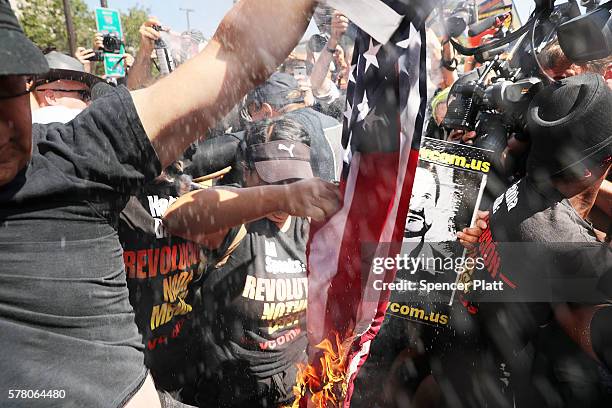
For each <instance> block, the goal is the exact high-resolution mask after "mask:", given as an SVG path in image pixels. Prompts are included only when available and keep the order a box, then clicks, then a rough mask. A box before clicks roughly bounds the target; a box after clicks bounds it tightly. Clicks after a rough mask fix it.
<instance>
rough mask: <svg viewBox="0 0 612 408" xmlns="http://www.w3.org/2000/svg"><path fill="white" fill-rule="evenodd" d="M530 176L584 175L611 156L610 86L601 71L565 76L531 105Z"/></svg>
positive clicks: (611, 114)
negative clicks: (599, 72)
mask: <svg viewBox="0 0 612 408" xmlns="http://www.w3.org/2000/svg"><path fill="white" fill-rule="evenodd" d="M527 126H528V130H529V134H530V135H531V142H532V145H531V152H530V154H529V158H528V161H527V167H528V172H529V175H530V177H532V178H534V179H536V180H537V179H543V180H545V179H548V178H550V177H551V176H555V175H560V174H564V175H572V176H578V177H579V176H581V175H582V174H584V173H585V171H588V170H591V169H594V168H595V167H597V166H600V165H601V164H603V163H604V162H605V161H606V160H608V159H609V158H610V157H611V156H612V90H610V88H608V86H607V84H606V81H605V80H604V78H603V77H602V76H601V75H598V74H592V73H589V74H583V75H578V76H573V77H570V78H566V79H564V80H562V81H559V82H558V83H555V84H552V85H549V86H548V87H546V88H544V89H543V90H542V91H540V92H539V93H538V94H537V95H536V97H535V98H534V100H533V101H532V102H531V104H530V106H529V110H528V113H527Z"/></svg>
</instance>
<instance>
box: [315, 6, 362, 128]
mask: <svg viewBox="0 0 612 408" xmlns="http://www.w3.org/2000/svg"><path fill="white" fill-rule="evenodd" d="M348 28H349V19H348V18H347V17H346V16H344V15H343V14H341V13H340V12H338V11H333V13H332V15H331V35H330V36H329V39H327V41H326V42H322V43H319V42H320V41H324V40H325V38H326V36H322V35H317V36H313V37H312V38H311V40H310V41H309V43H308V49H307V50H308V55H309V59H310V60H311V61H312V62H313V65H312V71H311V73H310V82H311V84H312V93H313V95H314V97H315V101H316V104H315V109H317V110H319V111H321V112H322V113H324V114H327V115H330V116H332V117H334V118H336V119H337V120H341V119H342V117H343V116H342V114H343V112H344V108H345V107H344V103H345V99H346V98H345V96H346V88H347V86H348V81H349V77H350V70H351V63H352V58H353V55H352V46H348V47H343V46H342V45H341V40H342V38H343V36H344V35H345V33H346V31H347V30H348ZM332 66H333V67H334V71H333V72H332Z"/></svg>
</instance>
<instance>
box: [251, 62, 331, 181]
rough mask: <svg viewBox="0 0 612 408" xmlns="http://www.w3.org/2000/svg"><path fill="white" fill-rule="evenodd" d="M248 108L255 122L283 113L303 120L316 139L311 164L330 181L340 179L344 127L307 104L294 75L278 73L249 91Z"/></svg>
mask: <svg viewBox="0 0 612 408" xmlns="http://www.w3.org/2000/svg"><path fill="white" fill-rule="evenodd" d="M246 107H247V109H248V111H249V115H250V117H251V118H252V119H253V121H255V122H257V121H260V120H263V119H270V118H275V117H279V116H283V117H286V118H289V119H293V120H295V121H297V122H298V123H300V124H301V125H302V126H303V127H304V128H305V129H306V130H307V131H308V134H309V135H310V138H311V140H312V150H313V154H312V159H311V165H312V169H313V172H314V174H315V176H316V177H320V178H322V179H323V180H328V181H333V180H338V176H339V174H340V170H341V164H342V156H341V154H342V153H341V152H342V146H341V141H340V139H341V131H342V126H341V125H340V123H339V122H338V121H337V120H336V119H334V118H332V117H331V116H327V115H324V114H322V113H320V112H317V111H315V110H314V109H312V108H309V107H307V106H306V105H305V103H304V95H303V93H302V91H301V90H300V86H299V84H298V82H297V80H296V79H295V78H294V77H293V76H291V75H289V74H285V73H281V72H275V73H274V74H272V75H271V76H270V78H268V80H267V81H266V82H265V83H263V84H262V85H260V86H258V87H257V88H255V89H254V90H252V91H251V92H250V93H249V94H248V96H247V99H246Z"/></svg>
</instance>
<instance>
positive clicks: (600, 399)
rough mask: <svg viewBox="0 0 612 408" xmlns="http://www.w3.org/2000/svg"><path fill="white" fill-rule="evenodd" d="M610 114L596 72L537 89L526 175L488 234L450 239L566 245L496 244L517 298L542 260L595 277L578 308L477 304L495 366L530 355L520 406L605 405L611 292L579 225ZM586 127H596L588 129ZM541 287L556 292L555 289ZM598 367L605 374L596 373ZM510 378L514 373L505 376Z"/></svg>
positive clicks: (593, 238) (603, 153) (599, 177)
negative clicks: (512, 247) (528, 248)
mask: <svg viewBox="0 0 612 408" xmlns="http://www.w3.org/2000/svg"><path fill="white" fill-rule="evenodd" d="M611 112H612V91H610V90H609V89H608V88H607V86H606V84H605V81H604V80H603V77H601V76H600V75H596V74H586V75H580V76H575V77H571V78H567V79H564V80H562V81H561V82H560V83H559V84H556V85H551V86H549V87H548V88H546V89H545V90H543V91H541V92H540V93H539V94H538V95H537V96H536V98H535V99H534V101H533V102H532V104H531V106H530V108H529V113H528V114H529V130H530V133H531V135H532V144H533V145H532V150H531V153H530V155H529V158H528V174H527V177H526V178H524V179H522V180H521V181H519V183H517V184H515V185H514V186H513V187H511V189H510V190H509V191H508V192H507V193H506V194H504V195H502V196H500V197H499V199H498V200H496V202H495V204H494V206H493V208H492V211H491V215H490V219H489V220H488V228H486V229H484V231H483V230H482V227H483V226H484V225H479V227H477V228H473V229H469V230H464V231H463V232H462V233H459V234H458V236H459V238H460V240H461V241H462V242H463V243H465V244H466V246H468V247H471V246H472V244H473V243H474V242H475V241H476V239H479V240H480V243H481V248H483V246H482V245H485V246H486V243H487V242H488V241H487V240H490V239H492V240H493V241H494V242H498V243H499V242H502V243H503V242H534V243H574V244H573V245H574V246H573V247H572V246H569V247H568V246H567V245H566V246H565V247H566V250H563V251H561V250H558V249H557V248H562V247H560V246H554V245H550V246H548V247H547V248H548V250H547V251H552V252H551V253H545V254H544V253H541V252H538V251H542V248H544V247H541V246H538V247H537V249H536V250H535V251H534V253H528V254H527V253H524V252H523V254H522V256H521V257H516V256H513V255H512V254H511V253H510V252H508V250H505V251H504V250H503V249H502V248H501V247H498V251H499V252H498V253H499V256H500V261H501V264H500V265H501V266H500V268H499V269H498V270H496V271H495V273H496V274H497V275H498V276H502V275H503V276H504V279H505V280H506V281H507V282H508V281H509V282H511V283H512V285H513V287H514V286H516V287H517V288H518V289H517V290H518V291H519V292H517V293H519V294H520V293H521V292H520V291H526V290H529V285H530V283H531V282H530V278H529V276H530V275H531V276H533V277H541V276H542V274H545V273H546V272H545V271H546V268H547V267H551V266H552V265H551V266H546V265H543V264H542V262H545V261H542V259H554V262H555V263H554V266H552V267H553V268H554V269H555V270H554V273H555V275H556V276H566V277H568V278H572V277H577V276H578V277H583V278H588V277H601V280H600V283H599V286H598V290H594V291H592V292H589V299H588V302H584V303H582V304H580V303H576V302H568V303H552V304H546V303H487V304H481V305H480V311H479V313H478V319H479V320H480V321H481V322H482V325H483V327H488V331H489V332H490V333H495V334H494V335H490V337H489V341H490V342H491V344H492V345H493V346H494V348H495V349H496V350H497V352H498V353H499V355H501V356H502V358H504V359H505V361H507V362H508V363H511V364H510V365H511V366H512V365H513V364H512V361H517V353H520V352H522V351H523V350H526V349H529V348H533V349H534V351H535V353H534V354H533V357H530V358H528V360H531V363H530V365H532V366H533V367H534V372H533V373H532V374H531V375H532V376H533V377H532V378H531V379H527V381H523V382H522V385H521V386H520V387H518V388H516V389H515V393H516V394H515V395H516V398H517V403H518V404H521V405H523V404H524V405H525V406H535V405H536V404H537V405H540V404H544V401H546V400H550V398H551V395H550V394H551V393H554V394H553V395H552V397H553V398H556V399H559V400H560V401H563V402H562V405H563V406H576V405H577V404H586V405H590V406H607V405H609V404H610V401H611V400H612V395H611V394H610V393H609V391H608V390H607V389H606V387H605V385H604V384H605V382H606V381H607V378H609V371H607V370H609V368H610V361H609V354H607V350H609V349H610V347H609V344H608V342H609V336H608V335H606V334H605V333H607V327H609V323H607V322H608V317H607V315H608V314H609V313H608V309H607V308H605V307H602V306H603V305H607V303H608V302H609V299H610V296H611V294H612V290H611V286H610V283H609V282H608V280H607V277H608V275H609V274H610V270H612V252H610V250H609V249H607V248H606V246H607V245H606V244H604V243H602V242H600V241H598V238H597V233H596V231H595V230H594V228H593V226H592V225H591V224H590V223H588V222H587V221H586V217H587V215H588V213H589V212H590V210H591V208H592V207H593V205H594V203H595V199H596V196H597V192H598V190H599V188H600V186H601V184H602V183H603V181H604V179H605V177H606V175H607V173H608V172H609V170H610V168H611V167H612V141H611V140H610V137H609V135H610V131H609V130H610V128H611V127H612V122H611V114H610V113H611ZM594 125H596V128H589V127H590V126H594ZM479 222H480V221H479ZM476 237H479V238H476ZM506 248H507V247H506ZM591 249H592V250H591ZM593 256H596V257H595V258H593ZM587 265H588V266H587ZM489 272H490V273H493V271H489ZM497 279H499V278H497ZM591 279H592V278H591ZM548 283H552V281H548ZM548 290H549V291H551V292H552V293H556V292H555V291H559V287H555V289H554V290H553V289H551V288H548ZM563 290H564V291H565V292H561V293H560V294H559V293H557V294H556V296H557V297H559V296H569V298H574V297H575V296H574V295H575V294H574V293H572V292H574V289H573V288H572V287H571V286H569V285H568V286H566V287H564V288H563ZM575 290H576V291H577V290H578V288H576V289H575ZM564 294H566V295H564ZM589 304H591V305H589ZM598 304H600V305H601V306H597V305H598ZM592 316H597V318H594V317H592ZM553 317H554V321H553ZM591 320H592V321H593V323H592V324H591V327H590V328H589V322H590V321H591ZM563 333H564V334H563ZM569 339H572V340H573V342H572V341H569ZM579 346H580V347H582V349H583V350H584V351H581V350H580V348H579ZM588 355H590V356H591V357H594V358H593V359H591V358H587V356H588ZM595 358H596V359H597V360H595ZM599 361H601V362H602V363H604V364H605V365H606V366H607V369H602V367H601V366H600V365H599ZM517 366H518V364H516V365H515V367H517ZM570 366H571V367H574V368H573V369H569V368H568V367H570ZM511 371H512V369H511ZM516 374H519V373H518V372H517V373H514V374H513V376H514V377H516ZM520 376H521V375H520V374H519V378H520ZM534 382H535V383H542V384H546V386H547V387H549V388H548V389H549V391H548V392H547V393H546V395H544V394H542V392H543V391H542V392H541V389H537V388H533V387H532V383H534ZM517 406H519V405H517Z"/></svg>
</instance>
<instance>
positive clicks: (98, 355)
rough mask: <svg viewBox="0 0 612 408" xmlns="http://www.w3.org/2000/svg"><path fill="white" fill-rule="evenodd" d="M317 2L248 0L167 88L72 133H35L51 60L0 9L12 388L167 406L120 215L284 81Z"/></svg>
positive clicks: (0, 125)
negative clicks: (151, 358) (255, 90)
mask: <svg viewBox="0 0 612 408" xmlns="http://www.w3.org/2000/svg"><path fill="white" fill-rule="evenodd" d="M314 6H315V3H314V2H313V1H309V0H304V1H301V0H300V1H293V2H291V3H286V2H281V1H278V0H269V1H261V0H257V1H255V0H243V1H241V2H240V3H238V4H237V5H236V6H235V8H233V9H232V10H231V11H230V12H229V13H228V14H227V15H226V17H225V18H224V19H223V21H222V22H221V24H220V27H219V29H218V30H217V33H216V35H215V37H214V38H213V39H212V40H211V42H210V43H209V44H208V46H207V47H206V49H205V50H204V51H202V52H201V53H200V54H199V55H198V56H197V57H195V58H193V59H192V60H190V61H189V62H187V63H186V64H184V65H183V66H182V67H181V69H180V70H177V71H176V72H174V73H173V74H171V75H170V76H168V77H166V78H164V80H162V81H159V82H158V83H156V84H154V85H152V86H151V87H149V88H146V89H143V90H139V91H136V92H134V93H131V94H130V92H129V91H128V90H127V89H126V88H125V87H117V88H115V89H113V90H112V92H109V93H108V95H106V96H105V97H103V98H100V99H99V100H97V101H95V102H94V103H92V104H91V105H90V106H89V107H88V108H86V109H85V110H84V111H83V112H82V113H81V114H80V115H78V116H77V117H76V118H75V119H74V120H73V121H71V122H69V123H67V124H60V123H53V124H50V125H38V124H37V125H34V126H32V124H31V116H30V96H29V95H28V94H29V92H30V89H28V85H27V84H28V81H27V79H28V76H29V75H41V74H45V73H47V71H48V64H47V62H46V60H45V59H44V57H43V55H42V54H41V53H40V51H39V50H38V49H37V48H36V47H35V46H34V45H33V44H32V43H31V42H30V41H29V40H28V39H27V38H26V37H25V36H24V34H23V31H22V29H21V27H20V26H19V23H18V22H17V18H16V17H15V14H14V12H13V11H12V9H11V7H10V5H9V3H8V1H7V0H0V45H1V46H0V129H1V131H0V203H1V205H0V219H1V220H2V223H1V228H0V252H1V253H2V259H3V268H2V270H1V272H0V281H1V282H0V283H1V284H0V288H2V289H1V290H2V296H0V299H1V300H0V332H2V333H5V335H3V336H0V349H2V350H3V351H4V353H5V356H4V358H3V359H2V363H1V364H0V369H1V371H2V373H3V375H2V377H1V379H0V388H1V389H3V390H11V389H15V388H30V389H37V390H53V389H55V390H62V393H63V395H64V397H63V398H64V399H63V400H62V405H65V406H84V407H123V406H125V407H128V408H134V407H147V408H149V407H152V408H154V407H159V406H160V403H159V399H158V397H157V394H156V393H155V389H154V385H153V383H152V381H151V377H150V375H149V374H148V370H147V369H146V367H145V365H144V363H143V352H142V344H141V342H140V336H139V335H138V330H137V326H136V325H135V323H134V314H133V310H132V308H131V306H130V304H129V300H128V290H127V285H126V279H125V269H124V265H123V259H122V250H121V246H120V243H119V240H118V237H117V232H116V228H115V227H116V223H117V219H118V217H119V212H120V210H121V209H122V208H123V205H124V204H125V202H126V201H127V199H128V198H129V196H130V195H131V194H133V193H135V192H137V191H138V190H139V189H140V188H141V187H142V186H143V185H144V184H145V183H147V182H150V181H152V180H153V179H154V178H155V177H157V176H158V175H159V174H160V172H161V169H163V168H166V167H168V166H169V165H170V164H171V163H172V162H173V161H174V160H175V159H176V158H177V157H178V156H179V155H180V154H181V153H182V152H183V151H184V150H185V149H186V148H187V146H189V144H190V143H191V142H192V141H193V140H195V139H196V138H197V137H198V136H199V135H202V134H204V133H205V131H206V130H207V129H208V128H209V127H211V126H213V125H214V123H215V121H216V120H217V119H218V118H220V117H222V116H223V115H224V114H225V113H226V112H227V111H228V110H229V109H230V108H231V107H232V106H234V105H235V104H236V103H237V102H238V101H239V100H240V98H241V97H242V95H244V94H245V93H246V92H248V90H249V89H251V88H252V87H253V86H255V85H256V84H258V83H260V82H262V81H263V80H264V79H265V78H267V77H268V76H269V75H270V73H271V72H273V70H274V69H275V67H276V66H278V65H279V64H280V63H281V62H282V61H283V60H284V59H285V57H286V56H287V55H288V54H289V52H290V51H291V50H292V49H293V48H294V47H295V45H296V44H297V42H298V41H299V38H301V36H302V35H303V33H304V31H305V30H306V27H307V25H308V20H309V18H310V16H311V14H312V12H313V9H314ZM271 10H273V11H272V12H271ZM251 21H258V23H259V24H257V25H253V24H251V23H250V22H251ZM271 38H273V39H274V41H270V39H271ZM245 65H246V66H248V67H249V68H250V70H249V71H245V70H244V69H243V66H245ZM194 83H197V84H199V86H198V87H194V86H193V84H194ZM168 95H180V99H179V100H177V101H170V103H168ZM48 373H52V375H46V374H48ZM2 398H5V399H6V398H10V394H9V395H7V393H5V395H4V396H3V397H2ZM12 402H14V404H11V405H15V406H28V407H38V406H45V405H48V400H45V399H28V400H27V401H26V400H23V401H21V403H20V401H18V400H13V401H12Z"/></svg>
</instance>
